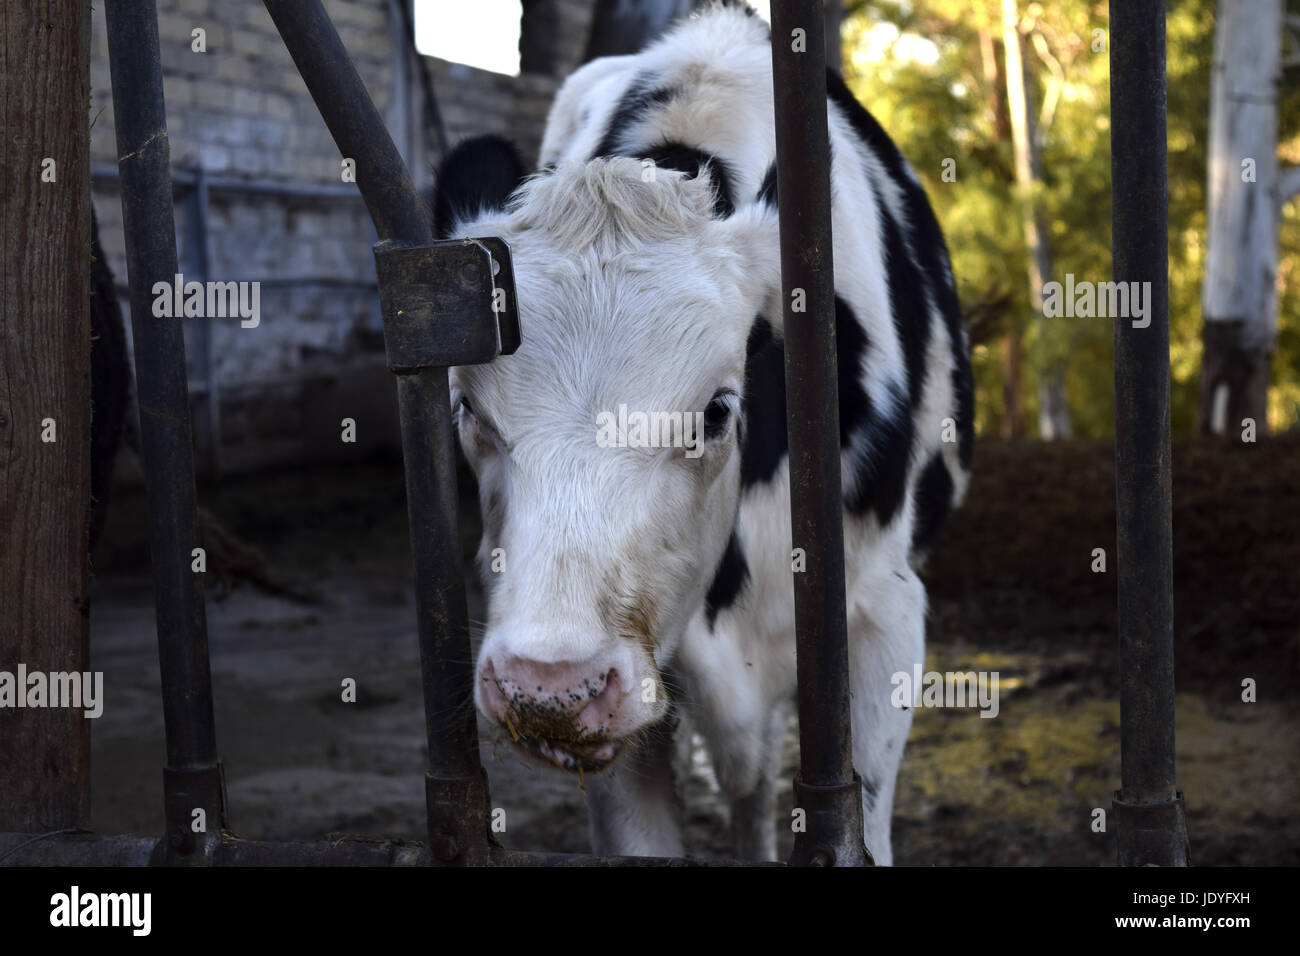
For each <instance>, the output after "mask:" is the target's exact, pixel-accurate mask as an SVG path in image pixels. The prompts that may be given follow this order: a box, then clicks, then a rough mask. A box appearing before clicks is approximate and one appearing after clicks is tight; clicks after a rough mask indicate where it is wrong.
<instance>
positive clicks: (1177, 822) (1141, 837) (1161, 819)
mask: <svg viewBox="0 0 1300 956" xmlns="http://www.w3.org/2000/svg"><path fill="white" fill-rule="evenodd" d="M1122 793H1123V791H1121V790H1116V791H1115V798H1114V801H1113V802H1112V804H1111V808H1112V809H1113V811H1114V813H1115V830H1116V842H1117V844H1118V846H1119V865H1120V866H1188V865H1190V857H1191V852H1190V849H1189V847H1188V843H1187V814H1186V809H1185V808H1184V805H1183V792H1182V791H1181V790H1179V791H1177V796H1176V797H1175V798H1174V799H1173V800H1166V801H1165V802H1164V803H1151V804H1138V803H1127V802H1125V801H1124V800H1123V799H1122Z"/></svg>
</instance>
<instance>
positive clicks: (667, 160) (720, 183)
mask: <svg viewBox="0 0 1300 956" xmlns="http://www.w3.org/2000/svg"><path fill="white" fill-rule="evenodd" d="M627 155H629V156H632V155H634V156H635V158H637V159H650V160H653V161H654V164H655V166H656V167H658V168H660V169H675V170H677V171H678V172H682V173H685V174H686V175H687V176H689V177H691V178H694V177H696V176H698V175H700V172H701V171H707V174H708V176H709V179H710V181H711V182H712V183H713V215H714V216H716V217H717V218H719V219H726V218H727V217H728V216H730V215H731V214H732V213H733V212H735V211H736V200H735V194H734V192H733V191H732V185H731V184H732V180H733V178H734V176H735V174H734V173H733V172H732V170H731V167H730V166H728V165H727V164H726V162H724V161H723V160H721V159H719V158H718V157H717V156H714V155H712V154H711V153H706V152H704V150H701V149H696V148H695V147H694V146H686V145H684V144H682V143H660V144H659V145H658V146H652V147H650V148H649V149H642V150H635V151H632V152H629V153H627Z"/></svg>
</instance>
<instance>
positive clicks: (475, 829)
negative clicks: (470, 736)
mask: <svg viewBox="0 0 1300 956" xmlns="http://www.w3.org/2000/svg"><path fill="white" fill-rule="evenodd" d="M424 794H425V804H426V806H427V807H428V811H429V857H430V862H431V863H432V864H433V865H434V866H487V865H488V864H490V863H491V862H492V861H491V859H490V857H489V853H490V850H491V844H490V843H489V840H490V837H489V836H488V833H489V831H488V816H489V814H490V807H489V806H488V804H489V803H490V800H489V798H488V779H487V771H486V770H484V769H482V768H481V767H480V768H479V772H478V775H477V776H472V777H435V776H434V775H433V774H431V773H425V775H424Z"/></svg>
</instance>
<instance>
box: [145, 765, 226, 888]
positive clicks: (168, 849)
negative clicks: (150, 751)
mask: <svg viewBox="0 0 1300 956" xmlns="http://www.w3.org/2000/svg"><path fill="white" fill-rule="evenodd" d="M163 804H164V813H165V816H166V820H167V834H166V836H165V837H164V838H163V840H162V842H161V843H159V844H158V848H157V850H155V852H154V854H153V857H152V859H151V860H150V861H149V862H150V864H151V865H153V866H212V865H214V864H216V863H218V862H220V861H219V860H218V857H219V855H220V852H221V831H222V830H224V829H225V828H226V776H225V772H224V770H223V768H222V766H221V761H220V760H218V761H217V765H216V766H215V767H203V768H200V769H197V770H172V769H171V768H170V767H164V768H163ZM195 810H202V811H203V812H204V816H205V820H204V830H203V832H201V833H196V832H195V831H194V811H195Z"/></svg>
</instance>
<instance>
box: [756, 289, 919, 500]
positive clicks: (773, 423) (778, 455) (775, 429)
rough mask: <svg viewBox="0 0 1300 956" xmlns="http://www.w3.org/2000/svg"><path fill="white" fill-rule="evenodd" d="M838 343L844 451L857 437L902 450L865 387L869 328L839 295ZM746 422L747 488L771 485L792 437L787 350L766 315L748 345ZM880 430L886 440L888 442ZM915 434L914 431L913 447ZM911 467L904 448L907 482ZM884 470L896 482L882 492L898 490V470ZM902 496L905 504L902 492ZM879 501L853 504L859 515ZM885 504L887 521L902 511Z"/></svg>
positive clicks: (884, 449) (864, 480) (862, 481)
mask: <svg viewBox="0 0 1300 956" xmlns="http://www.w3.org/2000/svg"><path fill="white" fill-rule="evenodd" d="M835 339H836V359H837V363H838V370H837V371H838V379H839V381H838V385H839V393H840V447H841V448H844V447H848V446H849V444H850V443H854V436H860V438H859V441H865V442H868V443H869V447H872V448H873V449H874V448H875V447H876V446H877V445H880V446H881V453H882V454H887V453H892V452H893V451H894V450H895V449H896V443H895V442H893V441H890V440H888V435H889V432H890V428H891V425H890V423H888V422H883V423H877V422H876V421H875V416H874V412H873V409H872V404H871V397H870V395H868V394H867V390H866V388H865V387H864V386H863V383H862V368H863V363H864V361H865V359H866V354H867V350H868V349H869V348H870V342H869V341H868V340H867V333H866V330H865V329H863V327H862V324H861V323H860V322H859V321H858V318H857V316H856V315H855V314H854V312H853V309H852V308H850V306H849V304H848V303H847V302H845V301H844V300H843V299H842V298H840V297H839V296H836V297H835ZM904 417H905V416H904ZM908 421H909V422H910V419H909V420H908ZM744 422H745V428H744V432H743V436H744V437H743V441H742V443H741V459H740V484H741V488H742V489H746V488H750V487H752V486H753V485H757V484H761V483H763V482H767V481H770V480H771V479H772V476H773V475H775V474H776V470H777V468H778V467H780V465H781V460H782V459H783V458H784V457H785V456H786V454H787V453H788V451H789V443H788V441H787V434H786V404H785V348H784V347H783V345H782V344H781V341H780V340H779V339H778V338H776V336H775V335H774V334H773V331H772V326H771V324H770V323H769V322H768V321H767V319H766V318H764V317H763V316H759V317H758V318H757V319H755V320H754V324H753V326H751V328H750V330H749V340H748V342H747V343H746V346H745V395H744ZM897 427H903V426H897ZM876 432H880V434H881V436H884V438H883V440H882V437H880V436H877V434H876ZM910 434H911V433H910V432H908V438H909V445H910ZM872 457H873V458H874V457H875V456H874V455H873V456H872ZM906 468H907V456H906V448H904V455H903V458H902V461H901V470H902V474H903V477H904V478H905V477H906ZM881 470H882V472H883V471H888V473H889V477H890V479H891V481H890V482H887V483H882V482H877V483H876V484H877V486H878V490H882V491H883V490H884V489H885V488H886V487H888V488H889V489H890V491H891V492H892V488H893V485H892V479H893V478H894V472H893V470H892V469H889V468H888V467H887V466H885V467H883V468H882V469H881ZM864 484H870V475H866V476H864V477H863V478H862V479H860V481H859V485H860V486H862V485H864ZM870 490H871V489H870V488H860V491H863V492H866V491H870ZM899 495H900V500H901V491H900V492H899ZM873 502H874V499H868V498H866V497H863V496H862V494H859V495H858V496H855V497H854V498H853V499H851V502H850V503H856V504H857V506H858V510H859V511H865V510H866V508H867V507H869V506H871V505H872V504H873ZM881 506H882V510H883V513H884V514H885V515H886V517H884V518H883V519H882V521H887V520H888V517H889V516H891V515H892V514H893V509H894V508H896V507H897V502H893V503H892V505H891V504H890V502H889V501H888V500H883V499H882V502H881Z"/></svg>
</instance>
